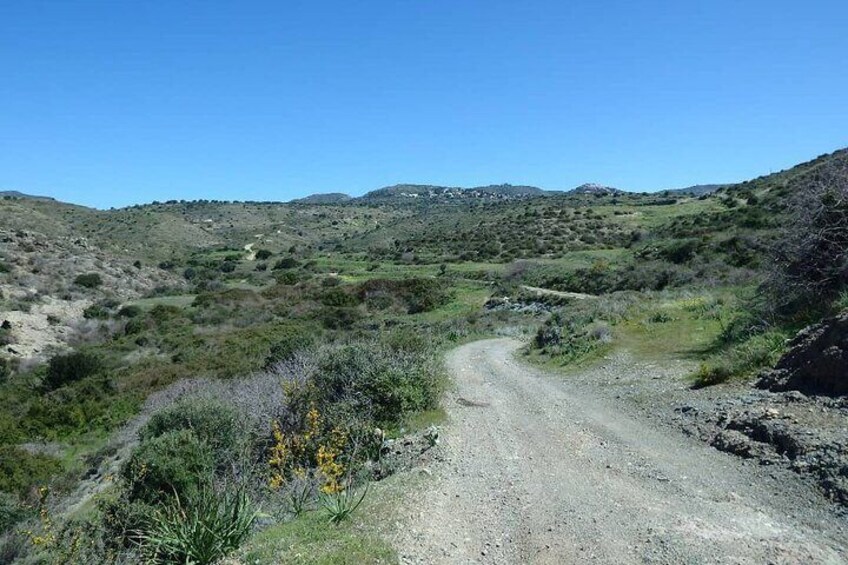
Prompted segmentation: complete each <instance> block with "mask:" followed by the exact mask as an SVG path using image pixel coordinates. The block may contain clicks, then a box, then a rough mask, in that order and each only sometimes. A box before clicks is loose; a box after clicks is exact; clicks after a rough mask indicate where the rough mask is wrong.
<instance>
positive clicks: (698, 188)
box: [661, 184, 728, 196]
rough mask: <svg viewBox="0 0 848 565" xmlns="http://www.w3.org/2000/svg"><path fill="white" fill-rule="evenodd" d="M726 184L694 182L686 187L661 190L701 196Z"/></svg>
mask: <svg viewBox="0 0 848 565" xmlns="http://www.w3.org/2000/svg"><path fill="white" fill-rule="evenodd" d="M725 186H728V185H726V184H696V185H695V186H687V187H686V188H672V189H668V190H664V191H661V192H671V193H674V194H691V195H692V196H703V195H704V194H712V193H713V192H715V191H716V190H718V189H720V188H724V187H725Z"/></svg>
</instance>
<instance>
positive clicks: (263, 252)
mask: <svg viewBox="0 0 848 565" xmlns="http://www.w3.org/2000/svg"><path fill="white" fill-rule="evenodd" d="M273 255H274V254H273V253H271V252H270V251H268V250H267V249H259V250H257V251H256V258H257V259H258V260H259V261H267V260H268V259H270V258H271V257H272V256H273Z"/></svg>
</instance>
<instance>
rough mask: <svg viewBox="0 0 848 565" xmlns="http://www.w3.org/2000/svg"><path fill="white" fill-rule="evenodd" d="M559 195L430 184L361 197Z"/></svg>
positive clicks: (499, 187) (532, 188)
mask: <svg viewBox="0 0 848 565" xmlns="http://www.w3.org/2000/svg"><path fill="white" fill-rule="evenodd" d="M550 194H557V192H556V191H549V190H543V189H541V188H539V187H537V186H526V185H518V186H516V185H512V184H491V185H487V186H475V187H471V188H463V187H458V186H436V185H429V184H396V185H393V186H387V187H384V188H378V189H377V190H372V191H371V192H368V193H367V194H365V195H364V196H362V197H361V199H362V200H385V199H394V198H409V199H415V198H427V199H432V198H436V199H450V198H483V199H513V198H529V197H534V196H547V195H550Z"/></svg>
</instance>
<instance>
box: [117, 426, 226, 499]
mask: <svg viewBox="0 0 848 565" xmlns="http://www.w3.org/2000/svg"><path fill="white" fill-rule="evenodd" d="M214 470H215V454H214V452H213V450H212V448H211V447H210V446H209V445H208V444H206V443H205V442H203V441H201V440H200V439H199V438H198V437H197V435H196V434H195V433H194V432H193V431H192V430H186V429H183V430H176V431H171V432H165V433H164V434H162V435H160V436H158V437H153V438H151V439H150V440H148V441H145V442H143V443H141V445H139V447H138V448H137V449H136V450H135V451H134V452H133V454H132V456H131V457H130V458H129V460H127V462H126V463H125V464H124V466H123V468H122V469H121V477H122V478H123V479H124V481H125V482H126V489H127V492H128V494H129V499H130V501H140V502H145V503H148V504H157V503H162V502H165V501H167V500H170V498H171V497H172V496H174V495H176V496H179V497H183V498H187V497H189V498H190V497H193V496H196V495H197V494H198V493H199V491H200V489H201V488H202V486H203V485H205V484H208V482H209V481H210V480H211V478H212V476H213V473H214Z"/></svg>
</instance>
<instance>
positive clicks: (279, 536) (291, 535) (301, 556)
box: [243, 499, 397, 565]
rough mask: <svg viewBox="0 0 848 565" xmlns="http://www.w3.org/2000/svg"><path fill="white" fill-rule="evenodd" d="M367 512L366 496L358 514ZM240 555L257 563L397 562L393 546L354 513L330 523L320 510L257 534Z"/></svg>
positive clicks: (344, 564)
mask: <svg viewBox="0 0 848 565" xmlns="http://www.w3.org/2000/svg"><path fill="white" fill-rule="evenodd" d="M367 512H368V501H367V499H366V502H365V506H364V507H363V508H361V509H360V513H361V514H366V513H367ZM243 556H244V557H243V559H244V562H246V563H255V564H257V565H264V564H268V565H272V564H274V565H277V564H279V565H286V564H310V565H359V564H367V563H370V564H374V565H376V564H382V563H397V554H396V553H395V551H394V549H392V547H391V546H390V545H389V544H388V543H387V542H385V541H384V540H382V539H380V538H379V537H378V536H377V535H376V534H374V533H373V532H372V531H370V528H369V527H367V526H364V525H363V523H362V521H361V519H360V518H357V517H356V515H355V516H354V517H353V519H351V520H349V521H346V522H343V523H341V524H330V523H329V519H328V518H327V515H326V513H324V512H322V511H313V512H307V513H304V514H302V515H301V516H300V517H299V518H296V519H295V520H292V521H291V522H287V523H285V524H280V525H278V526H274V527H272V528H270V529H268V530H266V531H264V532H262V533H260V534H259V535H257V536H256V537H254V538H253V539H252V540H251V541H250V542H249V545H248V547H247V549H246V550H245V551H244V552H243Z"/></svg>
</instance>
